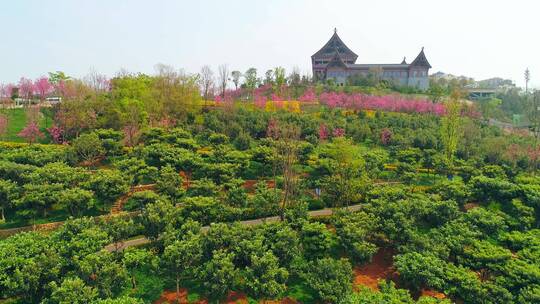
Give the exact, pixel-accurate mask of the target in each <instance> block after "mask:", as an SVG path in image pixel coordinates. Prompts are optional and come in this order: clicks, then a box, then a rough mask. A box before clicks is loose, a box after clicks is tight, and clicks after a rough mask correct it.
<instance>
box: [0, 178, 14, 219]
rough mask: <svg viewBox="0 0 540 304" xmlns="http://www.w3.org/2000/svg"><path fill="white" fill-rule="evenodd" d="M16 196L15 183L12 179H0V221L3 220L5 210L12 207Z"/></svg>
mask: <svg viewBox="0 0 540 304" xmlns="http://www.w3.org/2000/svg"><path fill="white" fill-rule="evenodd" d="M17 197H18V192H17V184H15V183H14V182H12V181H9V180H4V179H0V222H5V221H6V217H5V211H6V209H9V208H11V207H13V204H14V203H15V201H16V199H17Z"/></svg>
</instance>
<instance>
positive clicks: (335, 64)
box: [326, 52, 348, 68]
mask: <svg viewBox="0 0 540 304" xmlns="http://www.w3.org/2000/svg"><path fill="white" fill-rule="evenodd" d="M326 67H327V68H347V67H348V66H347V64H346V63H345V62H343V59H341V56H340V54H339V53H338V52H334V57H332V59H331V60H330V62H328V64H327V65H326Z"/></svg>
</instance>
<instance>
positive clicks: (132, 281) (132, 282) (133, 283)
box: [131, 274, 137, 289]
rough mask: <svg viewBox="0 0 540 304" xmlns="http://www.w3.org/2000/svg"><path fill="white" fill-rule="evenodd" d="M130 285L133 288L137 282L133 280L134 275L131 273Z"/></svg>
mask: <svg viewBox="0 0 540 304" xmlns="http://www.w3.org/2000/svg"><path fill="white" fill-rule="evenodd" d="M131 285H132V286H133V289H135V288H137V283H136V282H135V276H134V275H133V274H132V275H131Z"/></svg>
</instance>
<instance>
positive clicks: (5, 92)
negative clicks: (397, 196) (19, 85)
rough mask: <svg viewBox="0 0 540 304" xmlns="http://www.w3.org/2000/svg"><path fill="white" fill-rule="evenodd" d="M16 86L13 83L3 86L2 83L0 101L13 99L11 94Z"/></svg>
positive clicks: (0, 85)
mask: <svg viewBox="0 0 540 304" xmlns="http://www.w3.org/2000/svg"><path fill="white" fill-rule="evenodd" d="M14 87H15V85H13V84H11V83H7V84H3V83H0V99H9V98H11V93H12V90H13V88H14Z"/></svg>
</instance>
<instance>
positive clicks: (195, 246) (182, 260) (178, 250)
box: [162, 234, 202, 301]
mask: <svg viewBox="0 0 540 304" xmlns="http://www.w3.org/2000/svg"><path fill="white" fill-rule="evenodd" d="M201 257H202V242H201V237H200V235H195V234H189V235H186V236H185V237H184V238H183V239H182V240H176V241H174V242H172V243H171V244H169V245H167V246H166V247H165V251H164V252H163V259H162V261H163V263H164V269H166V271H167V272H170V273H172V274H173V276H174V278H175V282H176V299H177V301H179V298H180V281H181V279H182V278H185V277H186V276H188V275H190V274H193V272H194V269H195V267H196V266H198V264H199V262H200V260H201Z"/></svg>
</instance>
